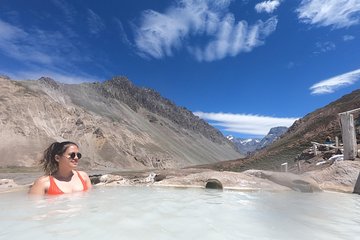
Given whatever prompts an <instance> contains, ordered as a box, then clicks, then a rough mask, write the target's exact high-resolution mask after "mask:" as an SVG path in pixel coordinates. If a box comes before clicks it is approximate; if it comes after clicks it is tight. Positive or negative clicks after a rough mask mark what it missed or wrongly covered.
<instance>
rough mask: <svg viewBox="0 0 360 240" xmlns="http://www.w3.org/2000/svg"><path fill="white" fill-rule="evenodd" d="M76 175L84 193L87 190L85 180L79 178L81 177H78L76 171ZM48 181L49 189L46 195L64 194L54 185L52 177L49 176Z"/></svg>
mask: <svg viewBox="0 0 360 240" xmlns="http://www.w3.org/2000/svg"><path fill="white" fill-rule="evenodd" d="M76 173H77V174H78V176H79V179H80V181H81V183H82V185H83V187H84V190H83V191H86V190H87V189H88V188H87V185H86V182H85V180H84V179H83V178H82V177H81V175H80V173H79V172H78V171H76ZM49 179H50V187H49V189H48V191H47V194H48V195H57V194H64V192H63V191H61V190H60V188H59V187H58V186H57V185H56V183H55V180H54V177H53V176H49Z"/></svg>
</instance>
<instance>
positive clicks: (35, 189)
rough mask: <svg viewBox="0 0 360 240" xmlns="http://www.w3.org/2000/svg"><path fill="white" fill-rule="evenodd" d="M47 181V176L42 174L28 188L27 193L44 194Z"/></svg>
mask: <svg viewBox="0 0 360 240" xmlns="http://www.w3.org/2000/svg"><path fill="white" fill-rule="evenodd" d="M48 183H49V177H48V176H43V177H40V178H39V179H37V180H36V181H35V182H34V184H33V185H32V186H31V188H30V190H29V194H36V195H45V193H46V188H47V185H48Z"/></svg>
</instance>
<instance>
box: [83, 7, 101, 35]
mask: <svg viewBox="0 0 360 240" xmlns="http://www.w3.org/2000/svg"><path fill="white" fill-rule="evenodd" d="M87 21H88V25H89V31H90V33H91V34H98V33H100V32H101V31H103V30H104V29H105V24H104V22H103V20H102V19H101V17H100V16H99V15H97V14H96V13H95V12H94V11H93V10H91V9H88V11H87Z"/></svg>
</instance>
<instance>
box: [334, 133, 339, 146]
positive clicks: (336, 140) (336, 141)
mask: <svg viewBox="0 0 360 240" xmlns="http://www.w3.org/2000/svg"><path fill="white" fill-rule="evenodd" d="M335 147H337V148H338V147H339V138H338V136H336V137H335Z"/></svg>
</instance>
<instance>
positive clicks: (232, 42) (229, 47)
mask: <svg viewBox="0 0 360 240" xmlns="http://www.w3.org/2000/svg"><path fill="white" fill-rule="evenodd" d="M230 3H231V0H223V1H206V0H190V1H177V4H176V5H173V6H171V7H169V8H168V9H167V10H166V11H165V13H159V12H156V11H153V10H147V11H145V12H143V14H142V17H141V20H140V24H139V25H137V26H135V27H134V30H135V45H136V47H137V49H138V53H139V55H141V56H143V57H147V58H157V59H160V58H163V57H166V56H172V55H173V54H174V51H177V50H179V49H182V48H185V49H187V50H188V52H189V53H190V54H192V55H193V56H194V57H195V58H196V59H197V60H198V61H214V60H219V59H223V58H225V57H228V56H236V55H238V54H239V53H241V52H249V51H251V50H252V49H253V48H255V47H257V46H260V45H262V44H264V40H265V38H266V37H267V36H268V35H270V34H271V33H272V32H273V31H275V29H276V26H277V18H276V17H272V18H270V19H268V20H267V21H265V22H264V21H261V20H258V21H257V22H256V23H255V24H253V25H250V26H249V24H248V23H247V22H246V21H239V22H236V21H235V16H234V14H232V13H230V12H229V9H228V7H229V5H230ZM200 43H201V44H200Z"/></svg>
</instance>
